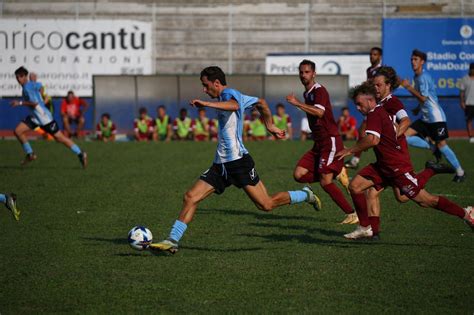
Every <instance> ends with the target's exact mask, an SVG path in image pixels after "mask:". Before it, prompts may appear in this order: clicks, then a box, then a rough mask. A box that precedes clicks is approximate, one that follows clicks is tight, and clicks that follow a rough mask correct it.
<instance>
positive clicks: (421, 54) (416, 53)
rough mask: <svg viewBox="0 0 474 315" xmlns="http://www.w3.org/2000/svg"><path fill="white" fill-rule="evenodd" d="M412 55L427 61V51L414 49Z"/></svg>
mask: <svg viewBox="0 0 474 315" xmlns="http://www.w3.org/2000/svg"><path fill="white" fill-rule="evenodd" d="M411 55H412V56H416V57H420V58H421V59H422V60H423V61H426V53H424V52H422V51H421V50H418V49H414V50H413V51H412V52H411Z"/></svg>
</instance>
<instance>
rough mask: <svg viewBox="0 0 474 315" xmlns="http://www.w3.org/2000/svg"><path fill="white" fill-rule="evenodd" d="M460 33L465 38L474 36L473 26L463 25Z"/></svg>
mask: <svg viewBox="0 0 474 315" xmlns="http://www.w3.org/2000/svg"><path fill="white" fill-rule="evenodd" d="M459 34H461V36H462V37H463V38H464V39H468V38H470V37H471V36H472V28H471V27H470V26H469V25H463V26H461V29H460V30H459Z"/></svg>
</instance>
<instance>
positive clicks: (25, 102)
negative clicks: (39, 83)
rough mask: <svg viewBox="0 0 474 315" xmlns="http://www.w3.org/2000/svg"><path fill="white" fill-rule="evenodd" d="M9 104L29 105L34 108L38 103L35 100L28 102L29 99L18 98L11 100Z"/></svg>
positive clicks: (14, 105)
mask: <svg viewBox="0 0 474 315" xmlns="http://www.w3.org/2000/svg"><path fill="white" fill-rule="evenodd" d="M10 105H11V106H12V107H17V106H29V107H33V108H35V107H36V106H37V105H38V103H35V102H29V101H19V100H13V101H11V102H10Z"/></svg>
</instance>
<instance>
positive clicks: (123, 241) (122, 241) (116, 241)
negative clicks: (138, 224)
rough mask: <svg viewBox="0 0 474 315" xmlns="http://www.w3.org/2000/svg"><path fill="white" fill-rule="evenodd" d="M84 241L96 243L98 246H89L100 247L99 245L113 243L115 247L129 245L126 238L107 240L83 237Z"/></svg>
mask: <svg viewBox="0 0 474 315" xmlns="http://www.w3.org/2000/svg"><path fill="white" fill-rule="evenodd" d="M81 238H82V239H83V240H86V241H90V242H94V243H96V244H91V243H89V245H99V243H111V244H114V245H127V244H128V241H127V239H126V238H105V237H81Z"/></svg>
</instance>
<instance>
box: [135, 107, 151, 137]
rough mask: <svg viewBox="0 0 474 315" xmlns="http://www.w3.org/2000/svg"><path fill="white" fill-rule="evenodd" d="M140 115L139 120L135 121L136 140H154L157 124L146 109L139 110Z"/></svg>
mask: <svg viewBox="0 0 474 315" xmlns="http://www.w3.org/2000/svg"><path fill="white" fill-rule="evenodd" d="M138 113H139V114H140V115H139V117H138V118H136V119H135V121H134V123H133V132H134V136H135V140H137V141H149V140H152V139H153V134H154V133H155V127H154V126H155V123H154V122H153V119H151V117H150V116H148V112H147V110H146V108H145V107H141V108H140V109H139V110H138Z"/></svg>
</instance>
